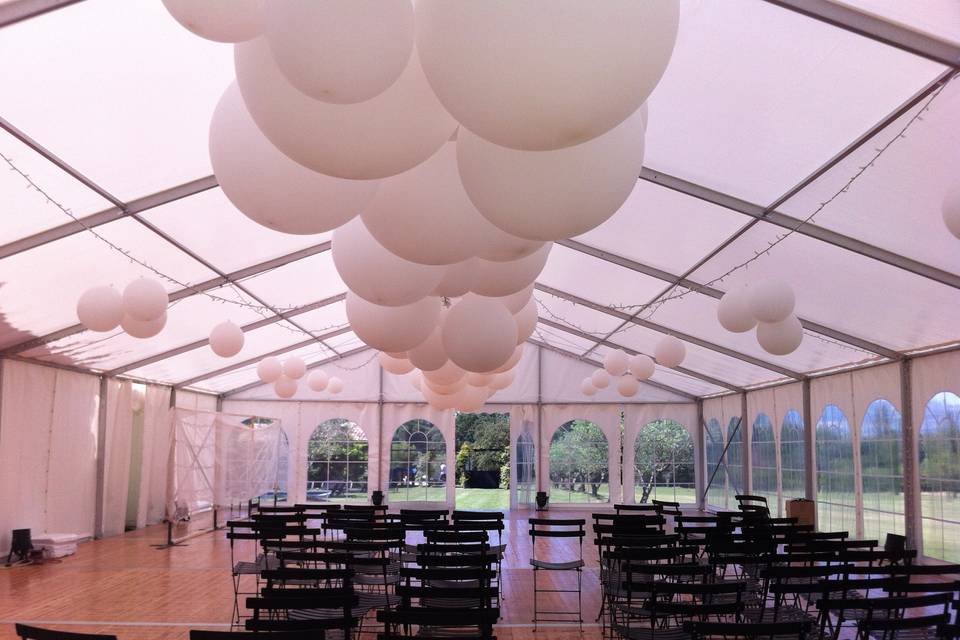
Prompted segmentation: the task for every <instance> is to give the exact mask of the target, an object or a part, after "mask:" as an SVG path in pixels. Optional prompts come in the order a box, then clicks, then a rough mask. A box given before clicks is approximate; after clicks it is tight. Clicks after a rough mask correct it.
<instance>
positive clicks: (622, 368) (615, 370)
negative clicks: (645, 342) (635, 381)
mask: <svg viewBox="0 0 960 640" xmlns="http://www.w3.org/2000/svg"><path fill="white" fill-rule="evenodd" d="M629 360H630V356H628V355H627V354H626V352H625V351H622V350H620V349H615V350H614V351H611V352H609V353H608V354H607V355H605V356H603V368H604V369H606V370H607V373H609V374H610V375H611V376H622V375H623V374H624V373H626V371H627V364H628V362H629Z"/></svg>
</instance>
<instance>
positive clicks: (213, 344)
mask: <svg viewBox="0 0 960 640" xmlns="http://www.w3.org/2000/svg"><path fill="white" fill-rule="evenodd" d="M209 340H210V348H211V349H212V350H213V352H214V353H215V354H217V355H218V356H220V357H221V358H230V357H232V356H235V355H237V354H238V353H240V350H241V349H243V329H241V328H240V327H238V326H237V325H235V324H233V323H232V322H230V321H229V320H227V321H226V322H221V323H220V324H218V325H217V326H215V327H214V328H213V329H211V330H210V338H209Z"/></svg>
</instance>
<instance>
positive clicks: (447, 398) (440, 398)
mask: <svg viewBox="0 0 960 640" xmlns="http://www.w3.org/2000/svg"><path fill="white" fill-rule="evenodd" d="M420 391H421V393H423V398H424V400H426V401H427V402H428V403H430V406H431V407H434V408H435V409H439V410H441V411H445V410H447V409H453V404H454V397H453V394H444V393H437V392H436V391H434V390H433V389H431V388H430V387H429V386H428V385H427V384H423V385H421V387H420Z"/></svg>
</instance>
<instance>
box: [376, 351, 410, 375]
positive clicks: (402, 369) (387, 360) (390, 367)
mask: <svg viewBox="0 0 960 640" xmlns="http://www.w3.org/2000/svg"><path fill="white" fill-rule="evenodd" d="M377 359H378V360H379V361H380V366H381V367H383V370H384V371H388V372H390V373H392V374H393V375H395V376H402V375H404V374H407V373H410V372H411V371H413V363H412V362H410V361H409V360H407V359H406V358H403V359H401V358H394V357H393V356H390V355H389V354H386V353H383V352H380V355H378V356H377Z"/></svg>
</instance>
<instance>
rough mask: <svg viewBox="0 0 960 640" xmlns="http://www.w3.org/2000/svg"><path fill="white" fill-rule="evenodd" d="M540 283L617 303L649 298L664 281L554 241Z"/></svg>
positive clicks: (538, 279)
mask: <svg viewBox="0 0 960 640" xmlns="http://www.w3.org/2000/svg"><path fill="white" fill-rule="evenodd" d="M537 282H541V283H543V284H546V285H549V286H551V287H556V288H557V289H563V290H564V291H567V292H569V293H573V294H576V295H578V296H581V297H583V298H591V299H594V300H602V301H603V302H604V304H617V303H621V302H629V301H632V300H636V299H638V298H639V299H642V300H644V301H646V300H647V299H648V298H652V297H653V296H655V295H656V294H657V293H659V292H660V290H662V289H663V282H661V281H660V280H657V279H656V278H651V277H649V276H644V275H641V274H639V273H637V272H635V271H631V270H630V269H626V268H624V267H620V266H617V265H614V264H611V263H609V262H605V261H603V260H598V259H596V258H592V257H590V256H586V255H584V254H582V253H580V252H578V251H574V250H572V249H568V248H567V247H564V246H562V245H559V244H556V243H555V244H554V245H553V249H552V250H551V251H550V258H549V259H548V260H547V265H546V267H544V269H543V272H541V274H540V277H538V278H537Z"/></svg>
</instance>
